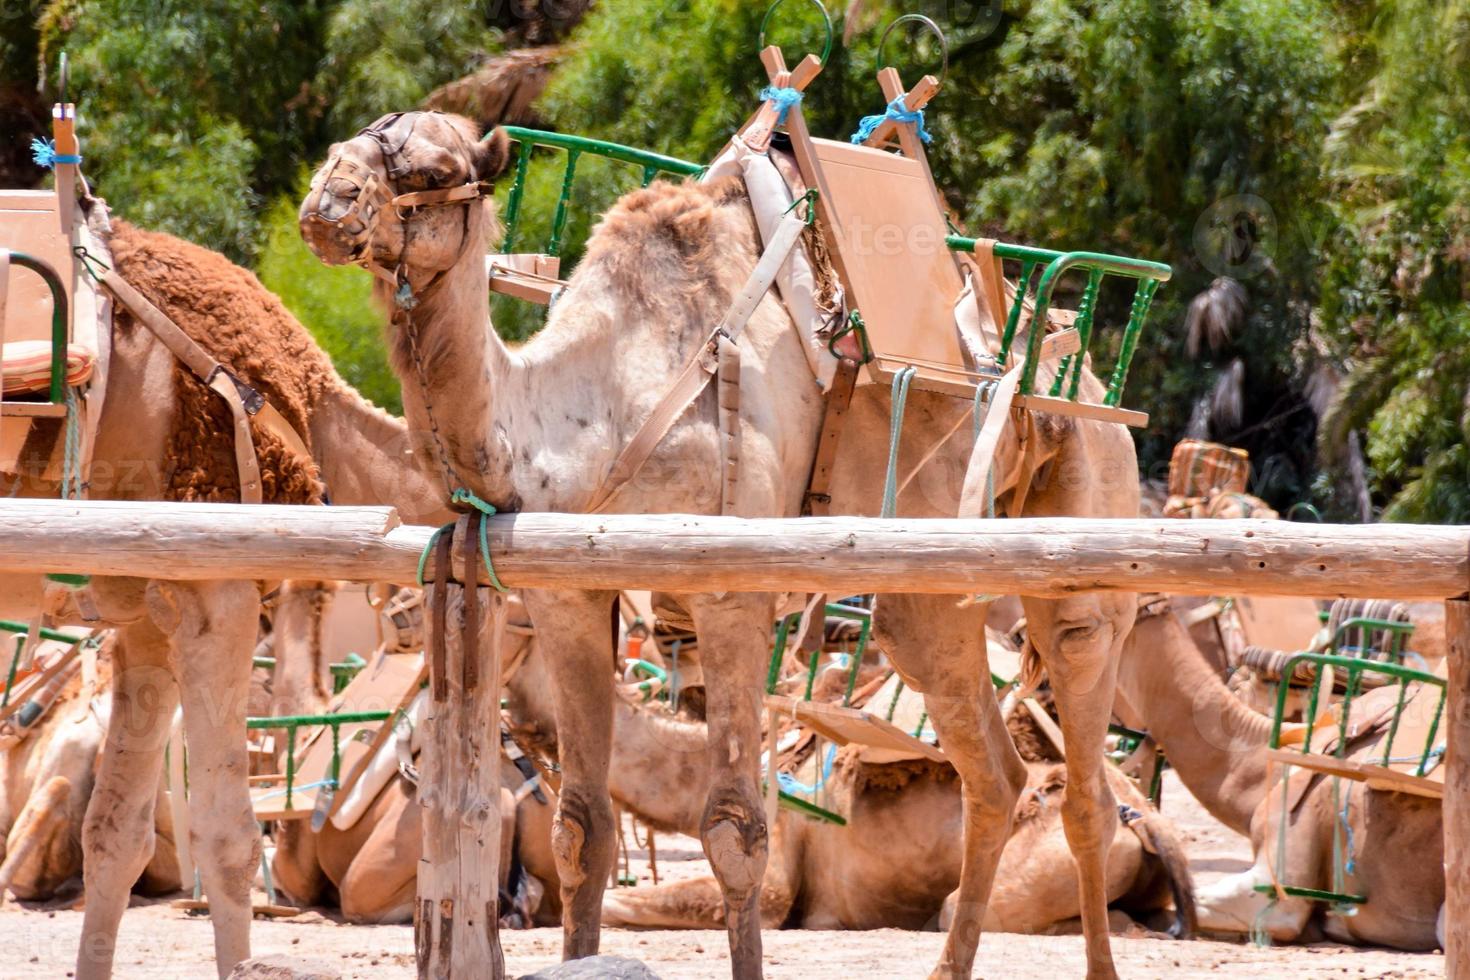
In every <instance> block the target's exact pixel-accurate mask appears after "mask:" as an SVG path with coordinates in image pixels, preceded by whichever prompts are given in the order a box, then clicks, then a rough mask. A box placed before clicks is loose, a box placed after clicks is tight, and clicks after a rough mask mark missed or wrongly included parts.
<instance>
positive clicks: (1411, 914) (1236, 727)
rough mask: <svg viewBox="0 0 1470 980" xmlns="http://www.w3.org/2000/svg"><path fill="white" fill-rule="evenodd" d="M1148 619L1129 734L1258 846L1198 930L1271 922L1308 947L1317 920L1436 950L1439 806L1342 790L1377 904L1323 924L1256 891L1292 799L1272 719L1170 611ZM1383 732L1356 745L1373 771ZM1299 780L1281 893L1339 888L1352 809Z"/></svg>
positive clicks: (1123, 677) (1135, 651) (1131, 650)
mask: <svg viewBox="0 0 1470 980" xmlns="http://www.w3.org/2000/svg"><path fill="white" fill-rule="evenodd" d="M1147 611H1148V610H1147V609H1146V610H1145V612H1141V613H1140V618H1139V620H1138V623H1137V625H1136V626H1135V627H1134V632H1133V634H1132V635H1131V636H1130V637H1129V639H1128V642H1127V643H1125V644H1124V648H1123V657H1122V660H1121V663H1120V666H1119V674H1118V714H1119V716H1120V718H1122V720H1123V722H1124V724H1127V725H1129V726H1130V727H1135V728H1140V729H1144V730H1146V731H1148V732H1149V734H1150V736H1151V737H1152V738H1153V739H1154V740H1155V741H1156V742H1157V743H1158V744H1159V746H1160V747H1161V748H1162V749H1163V750H1164V752H1165V754H1166V755H1167V756H1168V759H1169V762H1170V764H1171V765H1172V766H1173V767H1174V769H1175V770H1176V771H1177V772H1178V773H1179V778H1180V780H1181V781H1182V782H1183V783H1184V785H1185V786H1186V787H1187V788H1188V789H1189V791H1190V792H1191V793H1192V794H1193V795H1194V796H1195V797H1196V798H1197V799H1198V800H1199V801H1200V802H1201V803H1202V804H1203V805H1204V806H1205V808H1206V809H1207V810H1209V811H1210V813H1211V814H1213V815H1214V816H1215V817H1216V818H1217V819H1219V820H1220V821H1221V822H1222V823H1224V824H1225V825H1226V826H1228V827H1230V828H1231V829H1232V830H1235V831H1237V832H1238V833H1241V834H1246V835H1248V836H1249V837H1250V838H1251V845H1252V851H1253V853H1254V854H1255V863H1254V865H1253V866H1252V867H1251V868H1250V870H1248V871H1245V872H1242V873H1241V874H1238V875H1235V876H1232V877H1231V878H1227V879H1225V880H1223V881H1221V882H1219V883H1217V884H1215V885H1212V886H1210V887H1208V888H1203V889H1201V890H1200V891H1199V893H1198V896H1197V897H1198V904H1199V924H1200V928H1201V929H1205V930H1212V931H1221V932H1249V931H1251V929H1252V928H1253V927H1255V926H1256V925H1257V917H1258V916H1260V915H1261V914H1262V913H1263V912H1265V913H1266V915H1265V917H1264V918H1263V919H1262V920H1261V922H1260V925H1262V926H1263V927H1264V928H1265V929H1266V931H1267V932H1269V933H1270V935H1271V936H1272V937H1273V938H1275V939H1277V940H1281V941H1291V940H1297V939H1302V938H1307V937H1308V936H1310V933H1309V932H1307V928H1308V926H1309V924H1310V923H1312V922H1313V921H1315V920H1317V919H1319V918H1321V919H1323V920H1324V921H1323V922H1322V925H1323V929H1324V931H1325V932H1326V934H1327V935H1328V936H1330V937H1331V938H1334V939H1339V940H1342V941H1347V942H1357V943H1363V944H1369V945H1379V946H1389V947H1393V948H1396V949H1405V950H1425V949H1433V948H1435V946H1436V945H1440V944H1441V943H1440V938H1439V937H1438V936H1437V934H1436V925H1437V922H1438V920H1439V913H1440V909H1441V907H1442V905H1443V903H1444V870H1443V824H1442V816H1441V812H1440V805H1439V802H1438V801H1437V800H1430V799H1424V798H1420V797H1416V796H1411V795H1408V794H1403V793H1387V792H1380V791H1377V790H1369V789H1367V788H1366V787H1364V786H1363V785H1362V784H1352V783H1347V782H1344V784H1343V786H1344V788H1345V789H1347V788H1350V792H1348V793H1347V800H1348V802H1347V805H1346V807H1345V809H1346V810H1347V813H1348V819H1349V822H1350V824H1351V827H1352V839H1353V840H1354V842H1355V851H1354V855H1353V873H1351V874H1348V875H1347V876H1346V888H1347V890H1348V891H1350V892H1355V893H1357V894H1361V895H1365V896H1366V897H1367V899H1368V901H1367V903H1366V904H1363V905H1358V906H1356V911H1355V912H1354V913H1353V914H1352V915H1349V916H1336V915H1326V916H1320V915H1318V913H1320V912H1321V909H1320V908H1318V907H1317V906H1316V905H1315V904H1314V903H1312V902H1310V901H1307V900H1305V899H1299V898H1286V899H1284V900H1282V901H1280V902H1277V903H1275V904H1274V905H1272V903H1271V899H1270V897H1268V896H1266V895H1262V894H1260V893H1258V892H1256V891H1254V887H1255V886H1256V885H1264V884H1270V883H1271V880H1272V875H1273V873H1274V871H1273V869H1274V859H1275V856H1276V853H1277V849H1276V848H1277V843H1276V842H1277V837H1276V835H1277V832H1278V828H1279V818H1280V812H1281V811H1280V809H1279V808H1280V805H1281V799H1282V793H1281V789H1280V785H1279V778H1271V777H1270V775H1269V774H1268V771H1267V760H1266V756H1265V749H1266V747H1267V744H1268V741H1269V739H1270V732H1271V719H1270V718H1268V717H1267V716H1265V715H1262V714H1260V713H1258V712H1256V711H1253V710H1251V709H1250V708H1248V707H1246V706H1245V705H1244V704H1242V703H1241V702H1240V701H1239V700H1238V699H1236V698H1235V697H1234V695H1232V694H1231V692H1230V691H1229V689H1228V688H1227V687H1226V686H1225V683H1224V681H1223V680H1221V679H1220V677H1219V675H1218V674H1216V673H1215V672H1214V671H1213V670H1211V669H1210V666H1209V664H1208V663H1207V662H1206V660H1205V657H1204V655H1203V654H1202V653H1201V652H1200V651H1199V649H1198V647H1196V646H1195V644H1194V642H1193V641H1192V640H1191V639H1190V636H1189V634H1188V633H1187V632H1186V631H1185V629H1184V627H1183V625H1182V624H1181V623H1180V621H1179V620H1178V619H1177V618H1176V617H1175V616H1174V615H1173V614H1172V613H1170V612H1169V611H1168V609H1167V607H1164V606H1154V607H1153V613H1152V614H1147V615H1146V614H1145V613H1146V612H1147ZM1393 696H1394V694H1393V690H1391V689H1385V690H1384V691H1382V692H1377V694H1376V695H1370V696H1368V697H1367V698H1363V699H1360V700H1359V701H1358V702H1355V707H1354V709H1353V710H1354V717H1368V714H1369V713H1371V712H1372V710H1373V708H1374V701H1373V699H1374V698H1375V697H1378V698H1384V697H1387V698H1390V699H1391V698H1392V697H1393ZM1360 711H1362V712H1365V714H1363V715H1359V714H1358V712H1360ZM1385 734H1386V732H1385V726H1384V725H1383V724H1381V723H1380V724H1379V725H1377V726H1373V727H1372V728H1371V730H1370V731H1368V732H1366V733H1365V734H1363V735H1361V736H1360V737H1359V738H1358V739H1357V740H1355V741H1354V742H1353V743H1352V750H1351V753H1350V758H1354V759H1363V760H1366V759H1368V758H1370V757H1372V756H1373V754H1374V752H1375V751H1376V753H1377V755H1378V756H1380V757H1381V756H1382V753H1383V746H1382V741H1381V740H1382V738H1383V737H1384V736H1385ZM1395 744H1396V745H1401V744H1402V745H1407V744H1408V743H1407V742H1398V741H1396V742H1395ZM1397 751H1398V750H1396V752H1397ZM1403 751H1405V752H1407V751H1408V750H1407V749H1405V750H1403ZM1298 773H1299V775H1297V776H1295V777H1293V780H1294V782H1293V789H1292V793H1293V797H1296V796H1297V795H1298V794H1300V798H1299V799H1297V800H1296V805H1295V806H1294V807H1293V808H1292V810H1291V813H1290V819H1289V825H1288V838H1287V848H1286V853H1287V856H1288V859H1289V860H1288V863H1287V868H1286V874H1285V876H1284V877H1283V878H1282V883H1283V884H1290V885H1294V886H1298V887H1307V888H1318V889H1324V890H1326V889H1331V888H1332V887H1333V886H1332V868H1333V861H1332V831H1333V826H1334V823H1335V822H1336V821H1337V820H1338V819H1339V818H1340V814H1341V809H1342V807H1340V806H1339V807H1334V806H1333V801H1332V785H1331V780H1330V779H1325V778H1321V777H1314V776H1307V775H1305V774H1304V773H1302V771H1301V770H1298ZM1268 906H1269V908H1268Z"/></svg>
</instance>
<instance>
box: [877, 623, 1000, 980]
mask: <svg viewBox="0 0 1470 980" xmlns="http://www.w3.org/2000/svg"><path fill="white" fill-rule="evenodd" d="M988 611H989V610H988V609H987V608H986V607H985V606H983V605H975V606H969V607H966V608H956V604H955V599H954V597H953V596H922V595H885V596H883V597H882V599H881V600H880V601H879V603H878V608H877V613H876V615H875V618H874V627H875V628H876V631H877V635H878V638H879V643H880V645H881V646H882V648H883V650H884V651H885V652H887V653H888V655H889V657H891V658H892V660H893V662H894V664H895V665H896V666H897V667H898V670H899V672H900V674H901V675H902V676H903V677H904V679H905V681H906V682H908V683H911V684H912V685H913V686H914V687H915V688H916V689H917V690H920V691H923V692H924V707H925V710H926V711H928V713H929V719H930V721H932V722H933V723H934V729H935V731H937V732H938V733H939V740H940V742H941V743H942V744H943V745H944V752H945V755H946V756H948V757H949V760H950V762H952V763H953V764H954V767H955V770H956V771H957V772H958V773H959V774H960V780H961V795H962V799H963V802H964V819H965V824H964V827H965V835H964V856H963V858H962V861H961V866H960V885H959V890H958V891H957V892H956V894H955V903H954V918H953V921H952V923H951V925H950V928H949V935H948V937H947V938H946V940H945V944H944V953H943V955H942V958H941V959H940V962H939V965H938V966H937V967H936V968H935V970H934V973H933V974H932V975H933V976H934V977H944V978H963V980H968V978H969V976H970V970H971V967H972V966H973V965H974V961H975V949H976V947H977V946H978V945H979V943H980V932H981V929H982V928H983V925H984V922H985V917H986V906H987V905H988V904H989V901H990V891H991V886H992V885H993V883H994V880H995V869H996V867H997V865H998V864H999V863H1000V857H1001V851H1002V850H1003V849H1004V847H1005V844H1006V841H1007V839H1008V838H1009V837H1010V830H1011V819H1012V817H1013V816H1014V814H1015V810H1016V800H1017V799H1018V798H1019V796H1020V794H1021V788H1022V787H1023V786H1025V784H1026V767H1025V765H1023V764H1022V762H1021V756H1020V755H1019V754H1018V753H1017V752H1016V746H1015V744H1014V742H1012V741H1011V736H1010V733H1009V732H1007V731H1006V726H1005V721H1004V720H1003V719H1002V718H1001V716H1000V707H999V705H997V704H996V701H995V689H994V687H993V686H992V685H991V683H990V668H989V662H988V659H987V657H986V649H985V642H984V638H985V618H986V615H987V613H988Z"/></svg>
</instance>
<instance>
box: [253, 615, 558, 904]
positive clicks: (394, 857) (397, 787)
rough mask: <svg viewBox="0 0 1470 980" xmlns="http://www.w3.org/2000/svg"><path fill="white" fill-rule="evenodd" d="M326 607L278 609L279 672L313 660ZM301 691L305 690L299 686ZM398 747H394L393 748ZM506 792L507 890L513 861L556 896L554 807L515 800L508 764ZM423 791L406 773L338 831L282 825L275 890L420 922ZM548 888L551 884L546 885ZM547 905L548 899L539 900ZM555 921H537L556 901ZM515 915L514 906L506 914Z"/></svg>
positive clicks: (517, 639) (520, 637)
mask: <svg viewBox="0 0 1470 980" xmlns="http://www.w3.org/2000/svg"><path fill="white" fill-rule="evenodd" d="M321 615H322V610H321V608H320V606H316V607H313V606H309V605H307V604H304V603H296V604H293V605H292V606H290V607H289V608H288V609H284V610H278V611H277V616H276V626H277V629H278V630H279V631H280V633H279V635H278V639H277V645H276V649H277V661H276V662H277V669H278V670H279V669H280V667H281V665H282V663H283V662H286V661H291V662H293V663H295V664H298V666H296V667H294V668H293V671H294V672H295V673H296V674H297V675H298V676H299V675H300V674H301V673H302V670H301V668H300V666H299V662H301V661H304V660H308V659H309V657H306V656H303V655H302V649H303V648H307V647H309V646H310V643H309V642H304V641H306V639H307V638H309V637H310V636H312V635H313V634H314V633H315V632H316V629H315V628H314V627H313V625H312V621H313V620H315V621H319V620H320V618H321ZM530 642H531V639H530V637H529V635H527V634H526V633H517V632H508V633H507V636H506V642H505V647H504V656H505V661H504V662H506V663H512V662H515V661H516V660H518V659H519V657H520V651H519V647H520V646H522V645H525V644H529V643H530ZM298 687H299V685H298ZM392 749H393V746H392V745H391V744H390V745H389V747H388V750H389V751H391V750H392ZM501 776H502V782H503V784H504V789H503V791H502V800H501V804H502V806H501V819H502V832H501V851H502V856H501V864H500V870H501V878H502V881H501V889H502V891H503V892H505V893H506V894H507V896H509V897H511V898H512V899H513V898H514V894H515V887H514V885H512V883H511V877H512V875H511V869H512V865H513V862H518V863H519V866H520V867H521V868H522V869H524V874H526V875H528V876H530V877H532V878H534V879H536V880H537V881H538V882H542V883H545V884H541V885H539V886H538V889H539V890H545V891H547V892H548V893H550V894H553V895H554V893H555V891H556V888H557V882H556V865H555V859H554V858H553V857H552V855H551V850H550V846H551V844H550V841H551V816H552V810H551V807H550V805H549V804H548V803H546V802H540V801H538V800H537V799H536V798H535V796H527V797H526V798H525V799H524V800H523V801H521V802H520V803H519V805H518V804H517V802H516V799H515V795H514V791H515V790H516V789H517V788H519V787H520V785H521V783H522V782H523V780H522V779H521V778H520V777H519V773H518V772H517V770H515V769H514V768H512V767H510V766H505V765H502V766H501ZM415 797H416V790H415V787H414V785H413V784H412V783H410V782H409V780H408V779H407V778H405V777H404V776H403V775H402V774H401V773H398V774H395V775H393V776H392V777H391V778H390V779H389V780H388V782H387V783H386V784H384V785H383V787H382V788H381V789H380V790H379V791H378V792H377V793H376V795H375V796H374V798H373V800H372V802H371V803H370V804H369V806H368V807H367V809H366V811H365V812H364V813H363V814H362V816H360V817H359V818H358V819H357V820H356V821H355V822H354V823H353V824H352V825H351V826H349V827H347V828H345V829H344V828H339V827H338V826H337V825H336V824H334V823H333V822H331V821H330V820H328V821H327V822H326V823H325V824H324V825H323V826H322V828H321V829H320V830H319V831H316V832H313V831H312V830H311V829H310V827H309V825H308V822H307V821H305V820H293V821H282V822H280V823H278V824H277V828H276V834H275V836H276V850H275V855H274V857H273V858H272V861H271V874H272V877H273V879H274V881H275V884H276V887H277V888H278V889H279V890H280V891H281V892H282V893H283V894H285V895H287V896H288V897H289V898H290V899H291V900H292V901H294V902H295V903H296V904H298V905H330V904H335V905H337V906H338V907H339V908H340V909H341V910H342V915H343V917H344V918H345V919H347V921H349V922H359V923H372V924H384V923H406V922H411V921H413V901H414V893H415V885H416V880H417V874H418V864H419V857H420V854H421V845H422V831H421V825H420V808H419V806H418V803H417V800H416V798H415ZM548 885H549V887H547V886H548ZM540 904H542V905H544V904H545V901H544V899H543V900H542V902H541V903H540ZM550 907H551V908H552V911H551V912H550V913H549V919H548V918H547V916H546V915H544V914H543V915H542V916H541V917H540V918H538V919H537V924H541V925H554V924H555V923H556V922H557V921H558V918H557V916H558V915H559V911H560V909H559V906H557V905H556V903H555V901H554V899H553V901H552V902H551V906H550ZM507 911H508V909H507Z"/></svg>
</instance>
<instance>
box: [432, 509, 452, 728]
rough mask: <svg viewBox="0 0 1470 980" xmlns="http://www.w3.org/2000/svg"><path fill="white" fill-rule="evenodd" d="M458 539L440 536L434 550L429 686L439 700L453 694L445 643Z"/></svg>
mask: <svg viewBox="0 0 1470 980" xmlns="http://www.w3.org/2000/svg"><path fill="white" fill-rule="evenodd" d="M453 545H454V539H453V538H452V537H450V536H449V535H448V534H441V535H439V542H438V545H437V546H436V547H435V549H434V601H433V602H432V603H431V604H430V605H431V607H432V608H431V612H432V617H431V620H430V623H429V686H430V688H431V690H432V692H433V698H434V700H435V701H444V700H447V699H448V697H449V654H448V650H447V648H446V645H445V642H444V637H445V633H444V624H445V619H446V613H447V612H448V609H449V603H448V601H447V597H448V595H449V563H450V562H451V561H453V556H454V550H453Z"/></svg>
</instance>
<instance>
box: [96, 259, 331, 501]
mask: <svg viewBox="0 0 1470 980" xmlns="http://www.w3.org/2000/svg"><path fill="white" fill-rule="evenodd" d="M101 281H102V285H103V286H106V287H107V290H108V292H110V293H112V295H114V296H116V297H117V298H118V300H119V301H120V302H121V303H122V304H123V305H124V306H126V307H127V308H128V312H130V313H132V314H133V316H134V317H136V318H137V319H138V322H139V323H141V324H143V326H145V327H147V328H148V330H149V331H150V332H151V333H152V334H153V335H154V336H155V337H157V338H158V339H159V340H160V341H162V343H163V345H164V346H165V347H167V348H168V349H169V352H170V353H172V354H173V355H174V357H177V358H178V359H179V360H180V361H181V362H183V364H184V366H185V367H187V368H188V369H189V371H190V372H191V373H193V375H194V376H195V377H196V378H198V379H199V380H200V381H202V382H204V384H205V385H207V386H208V387H209V388H210V389H211V390H212V391H214V393H215V394H217V395H219V396H220V398H222V399H224V401H225V404H226V405H228V406H229V408H230V414H231V415H232V416H233V417H234V420H235V467H236V470H237V471H238V472H239V475H240V501H241V503H247V504H258V503H260V502H261V499H262V495H261V483H260V461H259V459H257V457H256V454H255V438H254V436H253V434H252V433H251V430H250V419H251V418H254V419H255V420H256V421H257V422H259V423H260V424H261V425H262V426H263V427H264V428H265V429H266V430H267V431H268V432H271V433H272V434H274V435H275V437H276V438H277V439H280V440H281V442H282V443H284V444H285V446H286V448H287V449H289V450H290V451H291V452H293V453H296V454H297V455H299V456H301V457H303V458H305V459H310V458H311V451H310V450H308V449H307V448H306V442H305V441H304V440H303V439H302V438H301V436H300V435H298V434H297V432H296V430H295V429H294V428H292V426H291V423H290V422H287V421H286V419H285V417H284V416H282V415H281V413H280V412H278V411H276V408H275V406H273V405H272V404H271V403H270V402H268V401H266V400H265V398H264V397H263V396H262V395H261V394H260V392H258V391H256V390H255V389H254V388H253V387H251V386H250V385H248V384H246V383H245V382H243V381H241V380H240V379H239V378H237V377H235V375H234V374H233V373H231V372H230V370H229V369H228V368H226V367H225V366H224V365H223V364H221V363H220V362H219V361H217V360H215V359H214V358H213V357H212V356H211V355H210V354H209V352H208V351H206V350H205V349H204V348H203V347H200V346H199V344H197V343H195V341H194V339H193V338H192V337H190V336H189V335H188V334H186V333H184V331H183V330H182V329H181V328H180V327H179V325H178V324H177V323H174V322H173V320H170V319H169V318H168V316H166V315H165V314H164V312H163V311H162V310H160V309H159V308H158V307H156V306H154V305H153V303H152V302H150V301H149V299H148V297H146V296H144V295H143V294H142V293H140V292H138V290H137V289H135V288H134V287H133V285H132V284H131V283H129V282H128V281H127V280H126V279H124V278H123V277H122V276H120V275H118V272H117V270H116V269H108V270H107V271H106V273H105V274H104V275H103V276H102V280H101Z"/></svg>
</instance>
